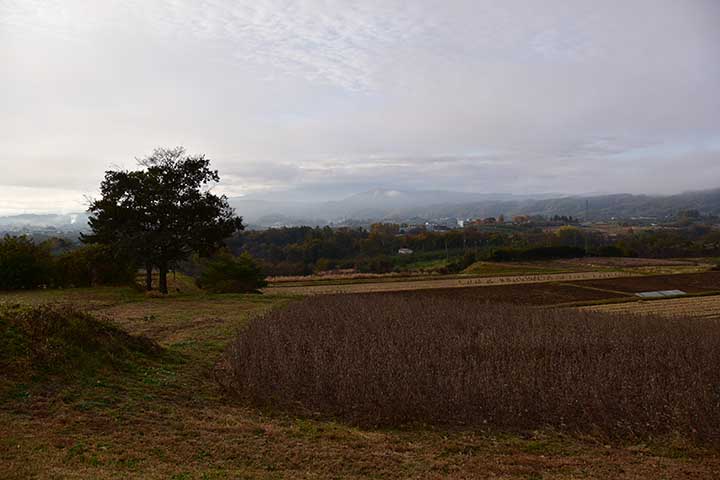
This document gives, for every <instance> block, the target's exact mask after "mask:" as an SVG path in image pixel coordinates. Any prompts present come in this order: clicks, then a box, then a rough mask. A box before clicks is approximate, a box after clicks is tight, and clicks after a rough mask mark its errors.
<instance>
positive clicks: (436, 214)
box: [231, 189, 720, 227]
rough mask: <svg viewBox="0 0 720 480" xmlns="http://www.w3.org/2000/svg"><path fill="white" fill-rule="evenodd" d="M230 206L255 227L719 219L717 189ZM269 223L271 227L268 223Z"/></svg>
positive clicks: (403, 195)
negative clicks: (506, 219) (680, 215)
mask: <svg viewBox="0 0 720 480" xmlns="http://www.w3.org/2000/svg"><path fill="white" fill-rule="evenodd" d="M231 204H232V205H233V206H234V207H235V208H236V209H237V211H238V213H239V214H241V215H243V216H244V217H245V219H246V220H247V221H248V222H249V223H251V224H255V225H257V226H259V227H262V226H270V225H280V224H285V225H296V224H298V220H299V219H302V220H303V221H304V222H306V223H305V224H309V225H322V224H325V223H329V222H343V221H349V220H369V221H381V220H385V221H406V220H407V219H410V218H423V219H426V220H433V219H440V218H478V217H491V216H498V215H501V214H502V215H505V216H512V215H521V214H522V215H543V216H552V215H566V216H573V217H576V218H581V219H586V218H587V219H588V220H608V219H611V218H633V217H652V218H665V217H671V216H674V215H676V214H677V212H679V211H681V210H689V209H696V210H699V211H700V212H701V213H703V214H714V215H718V214H720V189H714V190H705V191H697V192H687V193H681V194H678V195H668V196H652V195H631V194H614V195H596V196H560V195H547V194H546V195H537V196H534V197H533V196H523V195H512V194H473V193H464V192H444V191H416V192H412V191H410V192H409V191H400V190H386V189H376V190H371V191H368V192H363V193H359V194H356V195H352V196H350V197H347V198H345V199H343V200H339V201H333V202H317V203H311V202H305V203H301V202H267V201H257V200H252V199H243V198H232V199H231ZM269 220H272V222H269Z"/></svg>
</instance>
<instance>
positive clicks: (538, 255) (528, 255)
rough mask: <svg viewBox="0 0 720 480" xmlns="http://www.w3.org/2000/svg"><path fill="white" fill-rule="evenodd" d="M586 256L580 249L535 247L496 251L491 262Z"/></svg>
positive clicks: (491, 256) (491, 257)
mask: <svg viewBox="0 0 720 480" xmlns="http://www.w3.org/2000/svg"><path fill="white" fill-rule="evenodd" d="M584 256H585V250H584V249H582V248H578V247H565V246H559V247H534V248H526V249H509V248H503V249H498V250H495V251H494V252H493V253H492V254H491V255H490V258H489V259H490V260H492V261H495V262H508V261H515V260H550V259H556V258H580V257H584Z"/></svg>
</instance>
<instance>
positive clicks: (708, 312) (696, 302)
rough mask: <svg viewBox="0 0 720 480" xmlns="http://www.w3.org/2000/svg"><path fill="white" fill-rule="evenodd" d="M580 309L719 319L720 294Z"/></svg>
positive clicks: (583, 308)
mask: <svg viewBox="0 0 720 480" xmlns="http://www.w3.org/2000/svg"><path fill="white" fill-rule="evenodd" d="M582 310H586V311H593V312H603V313H631V314H636V315H659V316H662V317H667V318H673V317H685V318H708V319H715V320H720V295H710V296H702V297H680V298H669V299H662V300H641V301H637V302H628V303H620V304H610V305H594V306H588V307H582Z"/></svg>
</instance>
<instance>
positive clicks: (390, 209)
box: [230, 188, 551, 226]
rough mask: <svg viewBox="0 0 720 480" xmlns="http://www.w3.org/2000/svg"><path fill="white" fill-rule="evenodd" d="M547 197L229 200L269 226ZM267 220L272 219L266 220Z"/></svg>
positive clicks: (385, 192)
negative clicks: (279, 221)
mask: <svg viewBox="0 0 720 480" xmlns="http://www.w3.org/2000/svg"><path fill="white" fill-rule="evenodd" d="M550 196H551V195H548V194H545V195H537V196H534V197H529V196H524V195H513V194H509V193H489V194H488V193H466V192H448V191H440V190H437V191H401V190H391V189H382V188H378V189H374V190H370V191H367V192H362V193H358V194H355V195H351V196H349V197H347V198H345V199H343V200H337V201H328V202H286V201H282V200H278V201H268V200H258V199H253V198H244V197H234V198H231V199H230V204H231V205H232V206H233V207H235V209H236V210H237V211H238V214H240V215H242V216H243V217H244V218H245V220H246V221H247V222H248V223H250V224H255V225H259V226H270V225H273V224H277V222H276V220H277V219H278V218H279V217H283V218H285V219H286V220H290V222H289V223H288V224H296V223H297V219H305V220H308V219H309V220H310V222H311V223H309V224H310V225H322V224H326V223H328V222H338V221H343V220H351V219H376V220H380V219H385V218H390V217H395V216H398V215H401V216H407V213H408V212H410V211H415V212H417V213H418V216H423V212H425V211H426V210H428V209H431V208H432V207H434V206H438V205H442V206H454V205H465V204H470V203H472V204H479V203H487V202H500V201H520V200H525V199H529V198H533V199H538V198H548V197H550ZM411 216H412V215H411ZM269 220H273V221H272V222H270V223H268V221H269Z"/></svg>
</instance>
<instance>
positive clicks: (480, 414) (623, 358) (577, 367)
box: [219, 294, 720, 441]
mask: <svg viewBox="0 0 720 480" xmlns="http://www.w3.org/2000/svg"><path fill="white" fill-rule="evenodd" d="M717 365H720V323H718V321H715V320H709V319H704V320H697V319H694V320H689V319H675V320H668V319H661V318H652V317H625V316H617V315H616V316H608V315H601V314H597V313H590V312H579V311H574V310H540V309H532V308H527V307H523V308H521V307H514V306H493V305H484V304H482V303H479V302H477V301H462V300H459V299H439V298H430V299H428V298H426V297H423V296H422V295H421V294H418V295H415V296H406V297H403V298H400V297H397V296H393V295H374V296H373V295H368V296H348V295H338V296H325V297H313V298H309V299H305V300H303V301H300V302H297V303H294V304H291V305H289V306H288V307H287V308H284V309H280V310H275V311H273V312H271V313H269V314H267V315H266V316H264V317H260V318H256V319H255V320H253V321H251V322H250V323H249V325H248V326H247V328H246V329H244V330H243V331H242V332H241V333H240V334H239V336H238V338H237V339H236V341H234V343H233V344H232V345H231V346H230V347H229V349H228V351H227V352H226V357H225V362H224V364H223V365H222V369H220V370H219V371H221V372H223V374H222V375H221V383H222V384H223V385H224V386H225V387H226V388H227V389H228V390H229V391H231V392H235V393H236V394H237V395H239V396H241V397H243V398H245V399H246V400H248V401H251V402H253V403H256V404H259V405H275V406H281V407H285V408H288V409H291V410H300V411H301V412H320V413H321V414H324V415H327V416H333V417H340V418H344V419H347V420H350V421H354V422H359V423H363V424H380V425H398V424H403V423H406V422H415V421H419V422H433V423H439V424H448V423H451V424H469V425H474V426H480V427H494V428H510V429H522V430H525V429H537V428H544V427H548V426H549V427H553V428H557V429H560V430H566V431H575V432H605V433H606V434H607V435H608V436H612V437H628V436H629V437H633V436H645V435H653V434H665V433H669V432H682V433H685V434H688V435H691V436H695V437H698V438H703V439H712V440H715V441H718V440H720V408H718V403H719V402H720V369H718V368H717Z"/></svg>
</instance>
